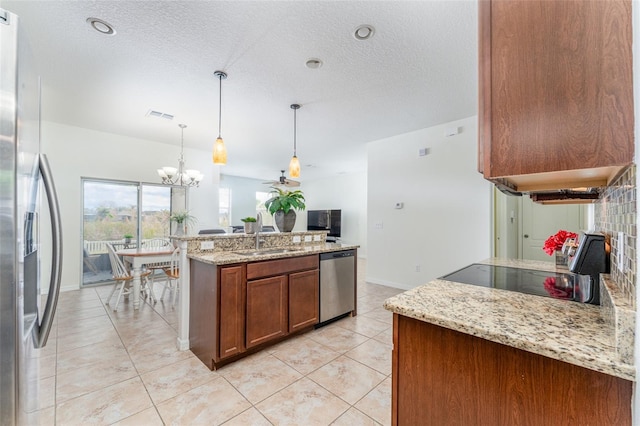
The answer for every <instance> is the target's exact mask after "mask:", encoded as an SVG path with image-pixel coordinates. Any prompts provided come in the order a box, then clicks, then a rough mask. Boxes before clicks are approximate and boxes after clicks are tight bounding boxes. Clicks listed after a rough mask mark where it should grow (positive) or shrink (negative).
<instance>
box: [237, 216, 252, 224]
mask: <svg viewBox="0 0 640 426" xmlns="http://www.w3.org/2000/svg"><path fill="white" fill-rule="evenodd" d="M240 221H242V222H245V223H247V222H256V218H255V217H251V216H247V217H245V218H244V219H240Z"/></svg>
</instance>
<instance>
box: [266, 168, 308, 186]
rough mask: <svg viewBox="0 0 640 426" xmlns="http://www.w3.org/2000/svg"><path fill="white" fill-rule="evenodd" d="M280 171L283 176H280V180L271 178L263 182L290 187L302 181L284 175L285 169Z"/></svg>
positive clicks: (298, 184)
mask: <svg viewBox="0 0 640 426" xmlns="http://www.w3.org/2000/svg"><path fill="white" fill-rule="evenodd" d="M280 173H282V176H280V178H279V179H278V180H270V181H267V182H262V183H264V184H268V185H276V186H288V187H296V186H300V182H298V181H297V180H291V179H287V178H286V177H285V175H284V170H280Z"/></svg>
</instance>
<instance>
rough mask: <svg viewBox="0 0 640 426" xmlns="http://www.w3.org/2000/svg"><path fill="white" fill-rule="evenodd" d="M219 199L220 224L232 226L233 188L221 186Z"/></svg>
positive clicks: (223, 226)
mask: <svg viewBox="0 0 640 426" xmlns="http://www.w3.org/2000/svg"><path fill="white" fill-rule="evenodd" d="M218 199H219V203H218V205H219V207H218V225H219V226H220V227H221V228H227V227H229V226H231V188H220V189H219V190H218Z"/></svg>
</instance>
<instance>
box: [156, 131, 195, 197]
mask: <svg viewBox="0 0 640 426" xmlns="http://www.w3.org/2000/svg"><path fill="white" fill-rule="evenodd" d="M178 127H180V132H181V136H180V160H179V161H178V167H177V168H176V167H163V168H161V169H158V176H160V178H162V183H163V184H165V185H180V186H198V185H200V181H201V180H202V178H203V177H204V175H203V174H202V173H200V172H199V171H198V170H194V169H188V170H185V167H184V129H185V127H187V125H186V124H178Z"/></svg>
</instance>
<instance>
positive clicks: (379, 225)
mask: <svg viewBox="0 0 640 426" xmlns="http://www.w3.org/2000/svg"><path fill="white" fill-rule="evenodd" d="M373 227H374V228H375V229H382V222H376V223H375V224H374V225H373Z"/></svg>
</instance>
